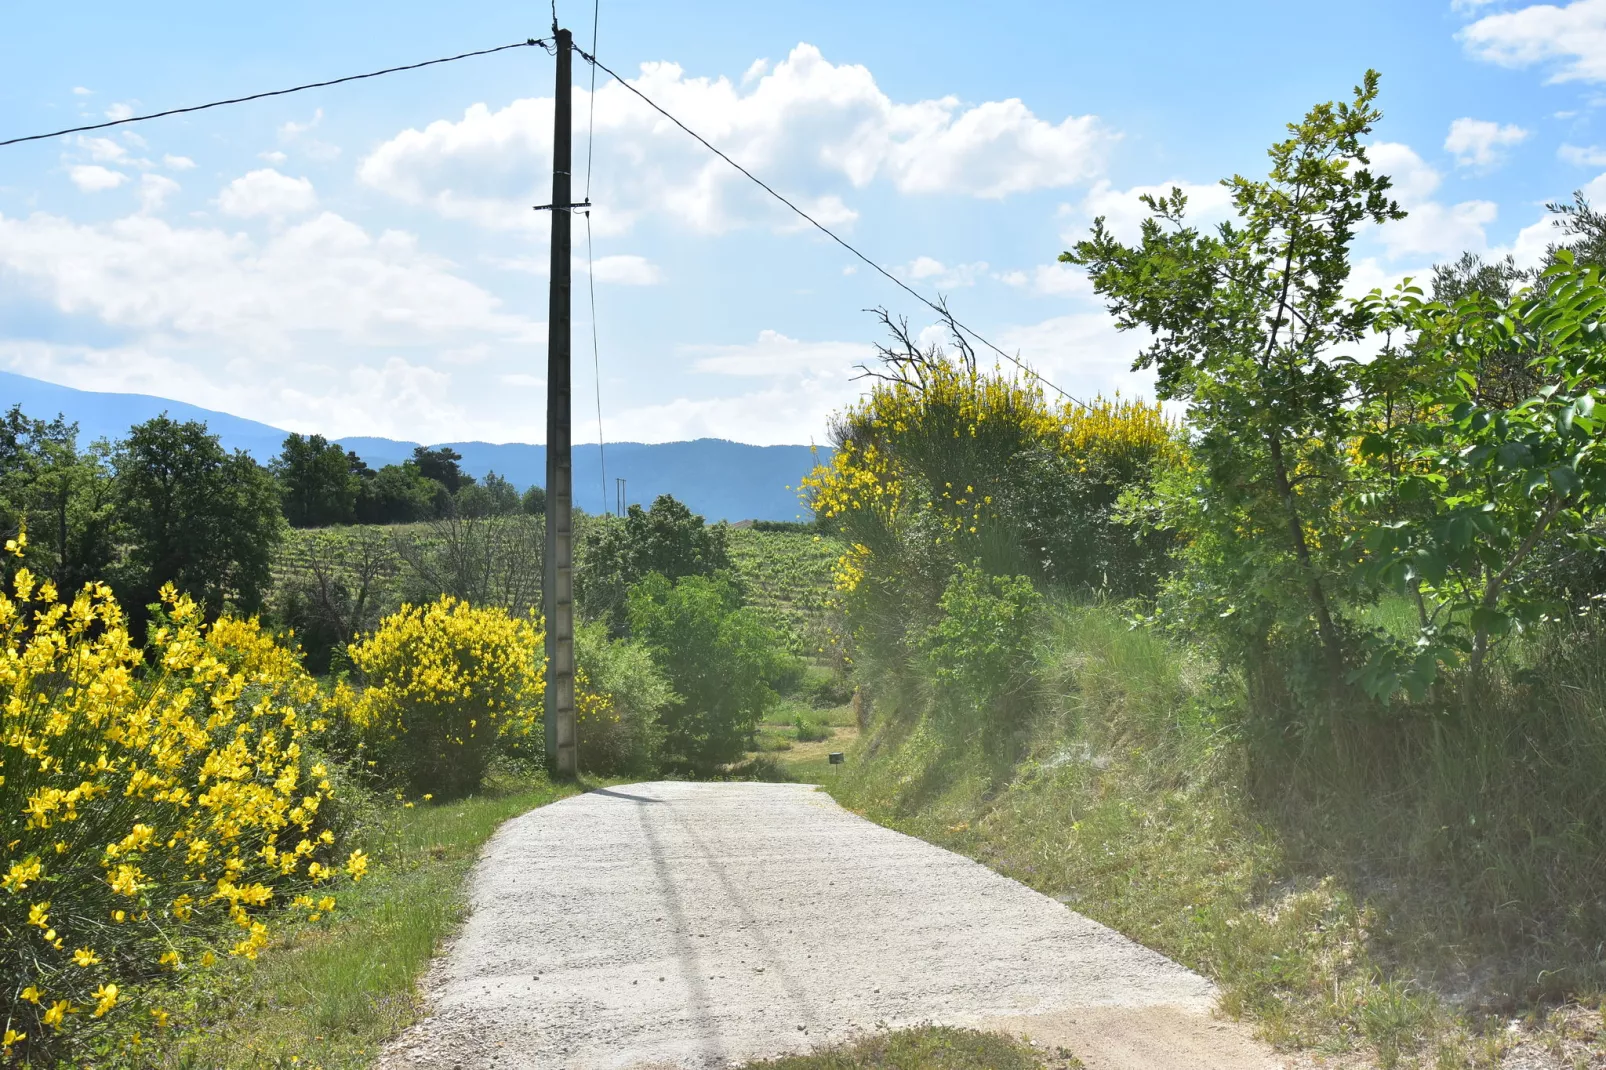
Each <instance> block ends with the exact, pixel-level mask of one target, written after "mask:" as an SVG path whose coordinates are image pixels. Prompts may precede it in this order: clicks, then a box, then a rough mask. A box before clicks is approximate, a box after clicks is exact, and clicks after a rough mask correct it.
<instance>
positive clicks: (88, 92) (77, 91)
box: [72, 85, 95, 97]
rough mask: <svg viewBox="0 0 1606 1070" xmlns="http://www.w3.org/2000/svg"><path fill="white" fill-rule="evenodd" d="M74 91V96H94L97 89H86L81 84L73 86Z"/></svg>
mask: <svg viewBox="0 0 1606 1070" xmlns="http://www.w3.org/2000/svg"><path fill="white" fill-rule="evenodd" d="M72 92H73V96H75V97H89V96H94V94H95V91H94V90H93V89H85V88H84V87H83V86H81V85H75V86H73V87H72Z"/></svg>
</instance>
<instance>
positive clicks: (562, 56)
mask: <svg viewBox="0 0 1606 1070" xmlns="http://www.w3.org/2000/svg"><path fill="white" fill-rule="evenodd" d="M553 29H554V30H556V37H557V49H558V55H557V59H558V82H557V94H556V97H557V103H556V107H555V109H554V115H553V120H552V203H551V205H549V206H548V207H549V208H550V209H551V211H552V289H551V306H550V310H549V312H548V314H547V354H546V542H545V545H544V547H543V549H544V551H545V552H544V553H543V554H542V561H541V603H542V609H543V611H544V613H545V614H546V710H545V715H546V716H545V721H546V724H545V727H546V754H547V765H548V766H549V767H550V768H551V769H552V771H553V772H555V773H556V774H557V775H558V776H570V777H572V776H574V775H575V773H576V772H577V771H578V768H579V763H578V761H577V755H576V750H575V743H576V739H575V724H574V522H573V513H572V507H573V498H574V470H573V467H572V465H571V459H570V441H571V437H572V436H571V428H570V411H569V408H570V406H569V394H570V389H569V386H570V383H569V379H570V377H569V266H570V259H569V225H570V223H571V221H572V218H573V217H572V216H571V214H570V209H571V208H572V207H573V204H572V202H571V201H570V199H569V198H570V197H571V196H572V193H571V191H570V188H569V172H570V170H571V167H570V159H571V156H572V149H573V145H572V141H573V136H574V130H573V121H572V116H571V109H572V104H573V100H572V95H573V88H574V86H573V82H574V79H573V76H572V74H571V71H570V65H571V63H572V59H573V54H574V41H573V36H572V35H571V34H570V33H569V31H568V30H559V29H557V27H556V26H554V27H553Z"/></svg>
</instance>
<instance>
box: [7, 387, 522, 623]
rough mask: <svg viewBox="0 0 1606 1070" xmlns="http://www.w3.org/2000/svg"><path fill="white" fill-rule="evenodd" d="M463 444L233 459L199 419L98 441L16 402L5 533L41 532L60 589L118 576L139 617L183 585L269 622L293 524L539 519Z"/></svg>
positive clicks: (42, 556) (114, 582)
mask: <svg viewBox="0 0 1606 1070" xmlns="http://www.w3.org/2000/svg"><path fill="white" fill-rule="evenodd" d="M461 461H462V456H461V455H460V454H458V453H457V452H456V451H455V450H452V449H451V448H449V447H445V446H442V447H437V448H434V449H430V448H428V447H424V446H420V447H417V448H416V449H415V450H414V451H413V456H412V457H411V458H409V459H408V460H407V461H405V462H403V463H402V464H391V465H385V466H384V467H382V468H380V469H379V470H377V471H375V470H374V469H372V468H370V467H369V466H368V465H367V464H366V463H365V462H364V461H363V460H362V458H360V457H358V456H357V454H356V453H354V452H350V451H347V450H345V449H343V448H341V447H340V446H339V445H338V444H336V443H332V442H329V441H328V440H327V439H325V438H324V437H323V436H322V435H300V434H293V433H292V434H290V435H288V436H286V438H285V440H284V445H283V447H282V449H281V452H280V453H279V455H278V456H276V457H275V458H273V459H272V461H270V462H269V463H268V464H267V465H265V466H264V465H261V464H259V463H257V461H256V460H254V459H253V458H252V457H251V456H250V455H249V454H248V453H246V452H245V451H243V450H235V451H233V452H230V451H228V450H226V449H224V447H223V446H222V444H221V443H220V442H219V440H218V436H217V435H215V434H212V433H211V432H209V431H208V430H207V427H206V425H205V424H204V423H201V422H198V421H177V420H173V419H171V418H169V417H168V416H166V415H163V416H158V417H155V418H154V419H151V420H146V421H144V422H143V423H139V424H135V425H134V426H133V427H131V428H130V429H129V431H128V434H127V435H126V436H125V437H123V438H122V439H119V440H118V441H116V442H106V441H98V442H94V443H91V444H89V445H87V446H85V445H82V444H80V442H79V440H78V428H77V425H76V424H74V423H72V422H69V421H67V420H66V419H65V418H64V417H62V416H60V415H57V416H56V417H55V418H54V419H49V420H46V419H41V418H39V417H37V416H30V415H29V414H27V413H25V412H23V410H22V407H21V406H20V405H13V406H12V407H11V408H10V409H9V410H8V411H7V412H6V413H5V415H4V417H3V418H0V525H3V526H4V528H5V530H6V531H8V532H11V533H15V532H17V531H19V530H22V529H24V528H26V529H27V531H28V532H29V536H30V543H31V547H32V554H31V557H30V563H31V567H32V569H33V571H35V572H36V573H40V574H43V575H46V576H48V577H49V578H50V579H51V580H52V581H54V582H55V584H56V586H57V587H58V589H61V590H75V589H77V588H79V587H81V586H82V585H83V584H84V583H85V582H87V581H90V580H100V579H104V580H106V581H107V582H109V583H110V584H111V586H112V588H113V590H114V591H116V592H117V595H118V598H119V600H120V601H121V602H122V603H123V604H124V605H125V606H126V607H129V609H130V611H131V612H134V613H135V614H136V615H137V614H138V613H139V612H140V609H141V607H144V606H146V605H149V604H151V603H153V602H155V601H156V594H157V592H158V590H159V589H160V588H161V586H162V584H163V583H166V582H169V581H171V582H173V583H175V584H176V585H177V586H178V587H179V589H181V590H183V591H185V592H186V593H188V594H190V595H191V596H192V597H193V598H195V599H196V601H197V603H198V604H199V605H201V606H202V607H203V609H204V611H205V612H206V613H207V614H208V615H209V616H212V617H216V616H217V615H218V614H220V613H221V612H222V611H223V609H224V607H225V606H226V605H227V606H229V607H232V608H234V609H236V610H238V611H239V612H242V613H247V614H251V613H257V612H259V611H261V609H262V608H263V605H264V598H265V597H266V594H267V591H268V587H269V583H270V580H271V576H272V565H273V558H274V553H275V551H276V549H277V548H278V546H279V544H280V543H281V541H282V539H283V537H284V529H285V527H286V526H287V525H288V526H290V527H296V528H305V527H324V526H328V525H335V524H353V523H365V524H400V523H409V522H418V521H429V520H437V519H440V518H444V517H495V516H510V515H520V514H525V515H528V514H539V513H541V512H542V511H543V510H544V509H545V507H546V496H545V493H544V492H543V490H542V489H541V488H540V487H530V488H528V489H527V490H525V491H524V492H523V494H520V493H519V491H518V489H517V488H515V487H514V486H513V485H512V484H511V483H510V482H508V480H506V479H504V478H503V477H501V476H499V475H497V474H496V473H495V472H492V473H489V474H488V475H487V476H486V477H485V478H484V479H483V480H476V479H475V478H474V477H473V476H472V475H470V474H468V473H467V472H464V471H463V470H462V467H461Z"/></svg>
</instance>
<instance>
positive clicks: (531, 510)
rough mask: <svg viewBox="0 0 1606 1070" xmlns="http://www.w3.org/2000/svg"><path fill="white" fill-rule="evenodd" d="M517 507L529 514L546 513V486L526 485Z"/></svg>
mask: <svg viewBox="0 0 1606 1070" xmlns="http://www.w3.org/2000/svg"><path fill="white" fill-rule="evenodd" d="M519 508H521V509H523V510H524V512H525V513H526V514H528V515H530V516H545V515H546V488H545V487H528V488H526V489H525V491H524V496H523V497H521V498H520V499H519Z"/></svg>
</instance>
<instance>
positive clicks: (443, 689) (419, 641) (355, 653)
mask: <svg viewBox="0 0 1606 1070" xmlns="http://www.w3.org/2000/svg"><path fill="white" fill-rule="evenodd" d="M544 638H545V633H544V631H543V629H542V627H541V622H540V620H539V619H538V618H535V617H533V616H531V617H519V616H514V615H513V614H512V613H509V612H508V611H507V610H506V609H504V608H502V607H500V606H472V605H470V604H469V603H467V602H464V601H462V600H461V599H457V598H453V597H452V596H450V595H443V596H442V597H441V598H440V599H438V600H437V601H435V602H431V603H430V604H428V605H423V606H412V605H407V606H403V607H402V608H401V609H400V610H399V611H398V612H396V613H394V614H392V615H391V616H389V617H386V618H385V619H384V620H383V621H381V622H380V624H379V627H378V628H377V629H375V630H374V633H373V634H372V635H370V636H369V637H368V638H366V639H363V640H361V641H360V642H356V643H353V644H352V645H351V646H350V648H349V650H348V652H349V654H350V657H351V663H352V665H353V666H355V667H356V669H357V670H358V672H359V673H360V674H361V676H362V681H363V686H362V687H360V688H357V689H354V688H352V687H350V686H348V685H342V687H341V688H340V690H339V691H338V692H337V702H338V703H339V704H340V705H342V706H344V708H345V709H346V711H347V714H348V716H350V717H351V719H352V720H353V721H354V722H355V724H356V725H357V727H358V728H359V729H360V730H361V732H362V733H363V735H364V737H365V739H366V741H367V743H368V747H369V748H370V751H371V753H372V754H373V756H374V758H373V760H374V761H375V762H376V763H377V765H378V767H379V771H380V773H381V774H382V775H386V776H389V777H392V778H396V779H400V780H401V781H403V782H405V783H406V784H407V785H408V787H410V788H411V789H413V790H414V791H417V792H429V793H432V794H435V795H441V796H447V797H450V796H455V795H463V794H466V793H468V792H471V791H473V790H475V789H476V788H478V787H479V785H480V783H481V781H482V780H483V779H484V776H485V772H486V769H487V767H488V765H489V763H490V760H491V757H492V755H493V754H494V753H495V752H496V751H497V750H498V749H513V750H517V751H521V752H523V753H524V754H525V755H526V756H528V757H532V758H539V757H540V756H541V753H542V699H543V695H544V693H545V680H546V661H545V657H544V653H543V649H542V647H543V641H544Z"/></svg>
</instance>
